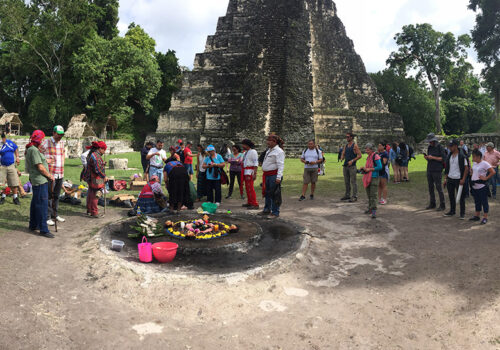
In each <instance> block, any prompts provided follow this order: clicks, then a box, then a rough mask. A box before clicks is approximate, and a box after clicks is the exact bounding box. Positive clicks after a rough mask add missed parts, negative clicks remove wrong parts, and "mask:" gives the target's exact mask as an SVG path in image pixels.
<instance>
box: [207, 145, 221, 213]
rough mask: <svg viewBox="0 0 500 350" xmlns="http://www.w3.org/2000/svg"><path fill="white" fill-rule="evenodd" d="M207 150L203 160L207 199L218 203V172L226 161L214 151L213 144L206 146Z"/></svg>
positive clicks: (219, 191)
mask: <svg viewBox="0 0 500 350" xmlns="http://www.w3.org/2000/svg"><path fill="white" fill-rule="evenodd" d="M207 152H208V156H207V157H205V160H204V161H203V168H205V169H206V177H207V181H206V184H207V201H208V202H211V203H216V204H217V205H219V204H220V202H221V200H222V188H221V176H220V173H221V171H222V170H223V169H224V167H225V166H226V163H225V162H224V158H222V156H221V155H220V154H218V153H216V152H215V147H214V146H213V145H209V146H208V147H207ZM214 192H215V196H214Z"/></svg>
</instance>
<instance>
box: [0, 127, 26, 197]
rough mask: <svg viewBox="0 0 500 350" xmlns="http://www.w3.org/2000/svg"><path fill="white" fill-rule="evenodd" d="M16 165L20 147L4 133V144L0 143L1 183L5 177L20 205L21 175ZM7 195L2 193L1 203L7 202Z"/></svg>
mask: <svg viewBox="0 0 500 350" xmlns="http://www.w3.org/2000/svg"><path fill="white" fill-rule="evenodd" d="M16 165H19V149H18V147H17V145H16V144H15V143H14V142H13V141H11V140H7V136H6V135H5V134H2V144H1V145H0V183H2V182H3V181H4V180H5V179H6V180H7V185H8V186H9V187H10V188H11V189H12V193H13V202H14V204H15V205H20V204H21V203H20V202H19V197H18V188H19V176H18V175H17V169H16ZM5 198H6V195H5V193H2V196H1V197H0V204H4V203H5Z"/></svg>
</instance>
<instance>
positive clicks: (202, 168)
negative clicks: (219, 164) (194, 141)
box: [198, 153, 207, 173]
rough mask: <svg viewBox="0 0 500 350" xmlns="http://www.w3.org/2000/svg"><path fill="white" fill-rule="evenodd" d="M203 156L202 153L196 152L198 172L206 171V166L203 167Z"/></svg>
mask: <svg viewBox="0 0 500 350" xmlns="http://www.w3.org/2000/svg"><path fill="white" fill-rule="evenodd" d="M205 158H206V157H205V156H204V155H203V154H201V153H200V154H198V170H199V171H200V173H204V172H206V171H207V169H206V168H204V167H203V163H204V162H205Z"/></svg>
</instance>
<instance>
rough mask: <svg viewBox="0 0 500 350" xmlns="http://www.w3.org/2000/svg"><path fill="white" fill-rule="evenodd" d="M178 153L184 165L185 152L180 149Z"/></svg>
mask: <svg viewBox="0 0 500 350" xmlns="http://www.w3.org/2000/svg"><path fill="white" fill-rule="evenodd" d="M176 153H177V155H178V156H179V158H180V161H181V163H182V164H184V150H183V149H179V150H178V151H177V152H176Z"/></svg>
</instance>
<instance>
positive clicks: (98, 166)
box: [83, 141, 108, 218]
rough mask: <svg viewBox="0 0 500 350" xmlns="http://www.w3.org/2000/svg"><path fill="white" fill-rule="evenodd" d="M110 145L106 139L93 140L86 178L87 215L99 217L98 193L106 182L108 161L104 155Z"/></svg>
mask: <svg viewBox="0 0 500 350" xmlns="http://www.w3.org/2000/svg"><path fill="white" fill-rule="evenodd" d="M107 148H108V146H107V145H106V143H105V142H104V141H99V142H96V141H94V142H92V146H91V148H90V152H89V156H88V158H87V168H86V170H85V175H84V176H83V178H84V180H85V181H86V182H87V183H88V185H89V189H88V192H87V215H89V216H91V217H93V218H98V217H99V208H98V207H97V202H98V198H97V193H98V192H99V191H101V190H102V189H103V188H104V187H105V184H106V181H107V177H106V167H105V165H106V163H104V160H103V159H102V156H103V155H104V154H105V153H106V149H107Z"/></svg>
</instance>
